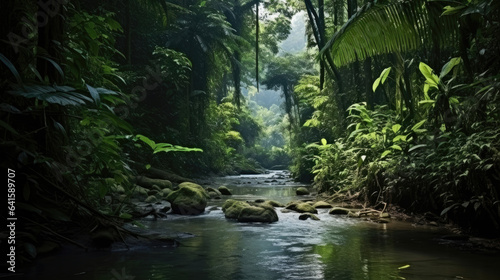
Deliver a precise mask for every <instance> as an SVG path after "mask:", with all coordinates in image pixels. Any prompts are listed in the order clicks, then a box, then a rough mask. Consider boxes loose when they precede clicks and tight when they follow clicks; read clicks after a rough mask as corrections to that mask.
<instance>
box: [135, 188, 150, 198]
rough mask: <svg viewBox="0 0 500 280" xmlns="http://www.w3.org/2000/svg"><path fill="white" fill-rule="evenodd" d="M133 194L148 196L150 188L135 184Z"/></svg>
mask: <svg viewBox="0 0 500 280" xmlns="http://www.w3.org/2000/svg"><path fill="white" fill-rule="evenodd" d="M132 196H133V197H135V198H140V197H148V190H147V189H145V188H143V187H141V186H135V188H134V189H133V192H132Z"/></svg>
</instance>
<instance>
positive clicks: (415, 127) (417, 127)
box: [411, 120, 427, 131]
mask: <svg viewBox="0 0 500 280" xmlns="http://www.w3.org/2000/svg"><path fill="white" fill-rule="evenodd" d="M426 121H427V120H422V121H419V122H418V123H417V124H415V125H414V126H413V127H412V128H411V130H412V131H416V130H417V129H419V128H420V127H421V126H422V125H424V123H425V122H426Z"/></svg>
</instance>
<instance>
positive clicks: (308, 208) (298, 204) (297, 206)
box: [285, 201, 318, 213]
mask: <svg viewBox="0 0 500 280" xmlns="http://www.w3.org/2000/svg"><path fill="white" fill-rule="evenodd" d="M285 208H286V209H290V210H293V211H295V212H299V213H306V212H308V213H318V210H316V208H314V207H313V206H312V205H311V204H309V203H307V202H302V201H292V202H290V203H288V204H287V206H286V207H285Z"/></svg>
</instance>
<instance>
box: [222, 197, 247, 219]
mask: <svg viewBox="0 0 500 280" xmlns="http://www.w3.org/2000/svg"><path fill="white" fill-rule="evenodd" d="M245 207H250V204H248V203H247V202H245V201H239V200H234V199H228V200H226V202H224V204H223V205H222V211H223V212H224V215H225V216H226V218H228V219H238V216H239V215H240V212H241V210H243V208H245Z"/></svg>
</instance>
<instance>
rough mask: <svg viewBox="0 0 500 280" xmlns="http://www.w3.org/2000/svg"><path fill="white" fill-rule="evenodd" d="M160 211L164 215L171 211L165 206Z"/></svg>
mask: <svg viewBox="0 0 500 280" xmlns="http://www.w3.org/2000/svg"><path fill="white" fill-rule="evenodd" d="M158 211H160V212H162V213H167V212H168V211H170V207H168V206H165V207H163V208H161V209H160V210H158Z"/></svg>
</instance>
